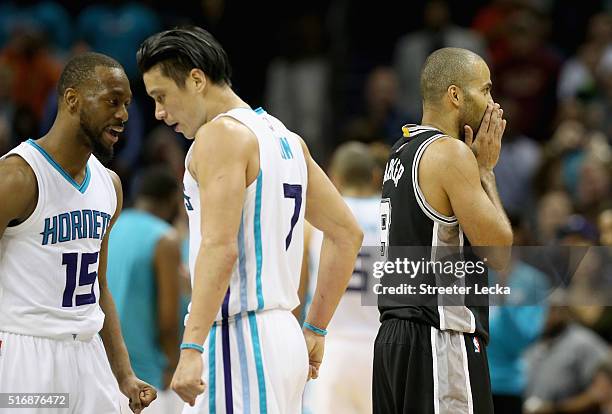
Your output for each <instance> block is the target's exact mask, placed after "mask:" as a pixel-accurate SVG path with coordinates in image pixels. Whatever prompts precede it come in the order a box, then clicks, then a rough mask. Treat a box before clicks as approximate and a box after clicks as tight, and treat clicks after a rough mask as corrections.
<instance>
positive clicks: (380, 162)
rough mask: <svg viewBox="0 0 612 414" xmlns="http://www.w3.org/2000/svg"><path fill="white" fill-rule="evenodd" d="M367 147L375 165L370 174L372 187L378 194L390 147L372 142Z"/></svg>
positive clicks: (380, 189)
mask: <svg viewBox="0 0 612 414" xmlns="http://www.w3.org/2000/svg"><path fill="white" fill-rule="evenodd" d="M398 139H399V134H398ZM369 147H370V152H371V153H372V156H373V157H374V162H375V164H376V166H375V167H374V171H373V173H372V180H373V182H374V184H373V185H374V188H376V189H378V192H380V191H382V182H383V177H384V175H385V167H386V166H387V160H388V159H389V152H391V146H390V145H387V144H385V143H382V142H372V143H371V144H370V145H369Z"/></svg>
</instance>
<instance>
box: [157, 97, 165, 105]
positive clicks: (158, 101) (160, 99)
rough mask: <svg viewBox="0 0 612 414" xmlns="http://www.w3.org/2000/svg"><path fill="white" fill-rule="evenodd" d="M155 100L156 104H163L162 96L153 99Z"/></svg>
mask: <svg viewBox="0 0 612 414" xmlns="http://www.w3.org/2000/svg"><path fill="white" fill-rule="evenodd" d="M155 100H156V101H157V103H160V104H162V103H164V97H163V96H162V95H159V96H158V97H157V98H155Z"/></svg>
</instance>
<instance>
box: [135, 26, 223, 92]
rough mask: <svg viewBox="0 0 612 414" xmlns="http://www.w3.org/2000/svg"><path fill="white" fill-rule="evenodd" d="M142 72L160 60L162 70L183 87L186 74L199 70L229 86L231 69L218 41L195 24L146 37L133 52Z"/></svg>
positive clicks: (213, 80)
mask: <svg viewBox="0 0 612 414" xmlns="http://www.w3.org/2000/svg"><path fill="white" fill-rule="evenodd" d="M136 61H137V62H138V68H139V69H140V72H141V73H145V72H146V71H148V70H149V69H151V68H152V67H153V66H155V65H157V64H158V63H159V64H160V68H161V73H162V74H163V75H164V76H167V77H169V78H171V79H172V80H174V82H175V83H176V84H177V86H179V87H180V88H182V87H183V86H185V79H186V78H187V74H188V73H189V71H191V70H192V69H194V68H197V69H200V70H202V71H203V72H204V73H205V74H206V76H207V77H208V78H209V79H210V80H211V81H212V82H213V83H215V84H224V83H225V84H227V85H229V86H231V80H230V78H231V75H232V69H231V67H230V63H229V59H228V57H227V53H225V50H223V47H221V44H220V43H219V42H218V41H217V39H215V38H214V37H213V35H211V34H210V33H209V32H207V31H206V30H204V29H202V28H201V27H197V26H189V27H182V28H174V29H171V30H166V31H163V32H160V33H156V34H154V35H152V36H150V37H148V38H147V39H146V40H145V41H144V42H142V44H141V45H140V48H139V49H138V52H137V53H136Z"/></svg>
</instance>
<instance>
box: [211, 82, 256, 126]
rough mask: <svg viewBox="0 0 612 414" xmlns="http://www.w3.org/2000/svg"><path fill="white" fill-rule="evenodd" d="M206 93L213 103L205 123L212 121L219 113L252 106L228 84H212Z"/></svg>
mask: <svg viewBox="0 0 612 414" xmlns="http://www.w3.org/2000/svg"><path fill="white" fill-rule="evenodd" d="M206 94H207V95H208V96H207V97H206V99H207V100H208V101H209V102H211V104H210V107H209V108H208V110H207V111H206V120H205V123H208V122H210V121H211V120H212V119H213V118H214V117H216V116H217V115H219V114H222V113H225V112H227V111H229V110H230V109H234V108H250V106H249V104H247V103H246V102H244V101H243V100H242V99H240V97H239V96H238V95H236V93H235V92H234V91H233V90H232V88H230V87H229V86H227V85H223V86H218V85H212V86H211V88H210V89H209V90H208V91H207V93H206Z"/></svg>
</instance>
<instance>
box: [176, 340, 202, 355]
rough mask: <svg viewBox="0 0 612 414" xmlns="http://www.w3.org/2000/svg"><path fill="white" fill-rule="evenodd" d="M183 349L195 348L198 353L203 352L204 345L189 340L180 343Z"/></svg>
mask: <svg viewBox="0 0 612 414" xmlns="http://www.w3.org/2000/svg"><path fill="white" fill-rule="evenodd" d="M183 349H195V350H196V351H198V352H199V353H200V354H203V353H204V347H203V346H202V345H198V344H194V343H191V342H188V343H183V344H181V350H183Z"/></svg>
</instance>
